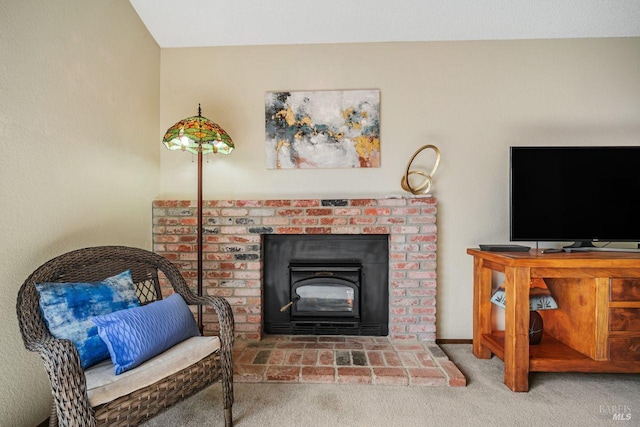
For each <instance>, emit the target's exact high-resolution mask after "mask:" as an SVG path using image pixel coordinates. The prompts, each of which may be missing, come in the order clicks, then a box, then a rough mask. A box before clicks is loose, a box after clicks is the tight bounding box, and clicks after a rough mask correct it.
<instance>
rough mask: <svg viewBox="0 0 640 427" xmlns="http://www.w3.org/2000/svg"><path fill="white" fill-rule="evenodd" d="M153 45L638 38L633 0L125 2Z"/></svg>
mask: <svg viewBox="0 0 640 427" xmlns="http://www.w3.org/2000/svg"><path fill="white" fill-rule="evenodd" d="M129 1H130V2H131V4H132V5H133V7H134V8H135V10H136V11H137V13H138V15H139V16H140V18H141V19H142V21H143V22H144V24H145V25H146V26H147V28H148V29H149V32H150V33H151V35H152V36H153V37H154V38H155V40H156V41H157V43H158V45H160V47H162V48H165V47H197V46H241V45H273V44H309V43H358V42H402V41H434V40H500V39H541V38H584V37H636V36H640V0H322V1H319V0H316V1H311V0H270V1H268V0H129Z"/></svg>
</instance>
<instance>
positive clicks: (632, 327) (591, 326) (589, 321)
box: [467, 249, 640, 391]
mask: <svg viewBox="0 0 640 427" xmlns="http://www.w3.org/2000/svg"><path fill="white" fill-rule="evenodd" d="M467 253H468V254H469V255H472V256H473V263H474V269H473V271H474V272H473V282H474V283H473V286H474V292H473V354H474V355H475V356H476V357H478V358H481V359H488V358H490V357H491V354H492V353H493V354H495V355H497V356H498V357H499V358H500V359H502V360H503V361H504V383H505V384H506V385H507V387H509V388H510V389H511V390H513V391H528V390H529V372H616V373H640V253H637V252H572V253H553V254H542V253H541V252H540V251H537V250H531V251H529V252H486V251H481V250H479V249H467ZM494 271H497V272H501V273H504V275H505V282H504V286H505V294H506V308H505V310H504V311H505V319H504V324H505V328H504V329H505V330H504V331H493V330H492V320H491V310H492V307H493V306H494V305H493V304H492V303H491V301H490V298H491V291H492V276H493V272H494ZM532 278H541V279H543V280H544V281H545V283H546V284H547V287H548V288H549V290H550V291H551V293H552V295H553V296H554V298H555V299H556V302H557V303H558V309H557V310H543V311H540V312H539V313H540V314H541V315H542V317H543V320H544V332H545V334H544V335H543V338H542V342H541V343H540V344H538V345H531V346H530V345H529V336H528V327H529V284H530V281H531V279H532Z"/></svg>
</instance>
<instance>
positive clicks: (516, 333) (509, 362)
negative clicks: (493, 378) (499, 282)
mask: <svg viewBox="0 0 640 427" xmlns="http://www.w3.org/2000/svg"><path fill="white" fill-rule="evenodd" d="M530 282H531V276H530V270H529V268H522V267H507V268H505V297H506V309H505V319H504V323H505V335H504V383H505V385H506V386H507V387H509V388H510V389H511V390H513V391H528V390H529V330H528V329H529V285H530Z"/></svg>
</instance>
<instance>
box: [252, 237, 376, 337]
mask: <svg viewBox="0 0 640 427" xmlns="http://www.w3.org/2000/svg"><path fill="white" fill-rule="evenodd" d="M388 245H389V243H388V235H264V236H263V250H264V271H263V273H264V274H263V279H264V280H263V286H264V289H263V297H264V304H263V307H264V313H263V319H264V331H265V333H267V334H291V335H295V334H304V335H367V336H387V335H388V333H389V248H388ZM305 284H306V285H310V284H320V285H321V286H332V285H331V284H333V285H335V286H345V287H347V288H350V289H353V292H354V296H353V310H352V311H351V312H348V311H345V310H343V311H331V310H329V311H322V310H316V311H314V310H311V311H303V310H301V309H300V308H301V305H300V300H299V298H298V297H299V295H298V294H297V293H296V291H297V290H298V289H300V287H301V286H304V285H305ZM343 308H344V306H343Z"/></svg>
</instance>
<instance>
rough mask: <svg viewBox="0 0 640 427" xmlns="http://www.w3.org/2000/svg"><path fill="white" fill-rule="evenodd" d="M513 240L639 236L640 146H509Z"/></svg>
mask: <svg viewBox="0 0 640 427" xmlns="http://www.w3.org/2000/svg"><path fill="white" fill-rule="evenodd" d="M510 169H511V171H510V183H509V184H510V203H509V204H510V213H509V216H510V227H509V228H510V238H511V240H512V241H567V242H569V241H574V242H576V243H578V245H580V244H581V243H582V245H583V246H588V245H589V244H590V243H591V242H593V241H603V242H614V241H632V242H638V241H640V147H511V153H510Z"/></svg>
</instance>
